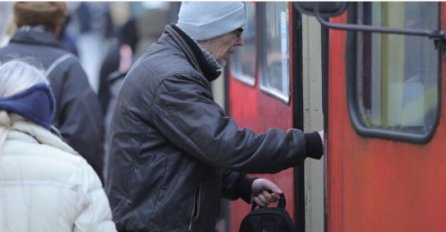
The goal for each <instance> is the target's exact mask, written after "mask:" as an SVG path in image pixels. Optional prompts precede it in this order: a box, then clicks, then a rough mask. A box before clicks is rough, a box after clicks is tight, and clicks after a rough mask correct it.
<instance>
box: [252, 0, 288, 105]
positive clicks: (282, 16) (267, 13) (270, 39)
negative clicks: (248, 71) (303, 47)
mask: <svg viewBox="0 0 446 232" xmlns="http://www.w3.org/2000/svg"><path fill="white" fill-rule="evenodd" d="M262 6H263V8H262V14H259V15H261V16H262V20H261V22H262V24H261V26H260V28H259V29H260V31H261V35H260V37H261V40H260V50H261V55H260V56H259V59H260V60H259V62H260V89H261V90H263V91H265V92H268V93H270V94H272V95H274V96H276V97H278V98H279V99H281V100H283V101H285V102H288V101H289V97H290V71H289V63H290V62H289V43H288V37H289V32H288V27H289V18H288V7H287V6H288V3H287V2H266V3H265V4H264V5H262Z"/></svg>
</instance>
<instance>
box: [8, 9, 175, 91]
mask: <svg viewBox="0 0 446 232" xmlns="http://www.w3.org/2000/svg"><path fill="white" fill-rule="evenodd" d="M67 5H68V10H69V19H68V21H67V23H66V27H65V30H64V32H63V34H61V35H60V40H61V42H62V43H63V44H64V46H65V48H66V49H67V50H69V51H70V52H72V53H73V54H75V55H76V56H78V58H79V60H80V62H81V64H82V66H83V68H84V69H85V71H86V72H87V75H88V78H89V81H90V84H91V86H92V88H93V89H94V90H95V91H96V92H97V91H98V87H99V72H100V67H101V64H102V61H103V60H104V56H105V55H106V53H107V50H108V48H109V46H110V44H111V43H112V41H113V39H114V38H116V37H118V34H119V33H118V32H119V30H120V28H122V27H123V26H124V25H125V24H126V23H128V22H129V20H132V21H134V22H135V24H136V27H137V30H138V41H137V43H136V46H135V51H134V56H135V57H134V58H137V57H138V56H139V55H141V53H142V52H144V50H146V48H147V47H148V46H149V45H150V44H151V43H152V42H154V41H155V40H156V39H157V38H158V37H159V36H160V34H161V32H162V30H163V29H164V26H165V25H167V24H170V23H175V22H176V20H177V14H178V10H179V7H180V2H161V1H145V2H73V1H70V2H67ZM12 6H13V2H0V47H2V46H4V45H6V44H7V43H8V41H9V38H10V37H11V35H13V34H14V32H15V28H14V25H13V23H12ZM132 32H133V30H132Z"/></svg>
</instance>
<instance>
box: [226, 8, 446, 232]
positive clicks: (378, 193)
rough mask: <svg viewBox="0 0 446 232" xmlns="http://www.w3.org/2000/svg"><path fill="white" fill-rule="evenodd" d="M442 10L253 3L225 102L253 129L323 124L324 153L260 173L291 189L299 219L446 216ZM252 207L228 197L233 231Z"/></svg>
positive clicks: (413, 220)
mask: <svg viewBox="0 0 446 232" xmlns="http://www.w3.org/2000/svg"><path fill="white" fill-rule="evenodd" d="M302 12H303V13H302ZM445 12H446V3H443V2H359V3H355V2H350V3H348V4H347V3H337V2H325V3H322V2H320V3H305V2H301V3H291V2H257V3H254V2H249V3H247V15H248V24H247V26H246V28H245V31H244V35H243V36H244V43H245V44H244V47H242V48H239V49H238V51H237V52H236V53H235V54H234V55H233V57H232V58H231V62H230V65H228V70H227V75H228V76H229V78H228V79H227V90H228V92H227V93H228V97H227V109H228V112H229V114H230V115H231V116H232V117H234V118H235V119H236V121H237V122H238V123H239V126H242V127H249V128H252V129H254V130H255V131H258V132H262V131H266V130H267V128H271V127H277V128H282V129H287V128H291V127H296V128H300V129H303V130H305V131H314V130H320V129H325V133H326V142H327V148H326V155H325V156H324V158H323V160H321V161H306V162H305V165H302V166H301V167H295V168H294V169H289V170H285V171H282V172H280V173H277V174H271V175H263V176H266V177H267V178H269V179H272V180H273V181H275V182H276V183H278V185H279V186H280V187H281V188H282V189H283V190H284V192H285V195H286V198H287V210H288V212H290V214H291V215H292V216H293V218H294V221H295V223H296V227H297V229H298V231H318V232H319V231H333V232H336V231H339V232H348V231H352V232H357V231H361V232H364V231H443V230H444V228H446V220H445V219H444V216H445V215H446V197H444V196H445V195H446V184H442V181H441V179H442V178H443V177H445V176H446V168H445V167H446V143H445V141H446V128H445V122H446V117H445V115H446V105H445V104H446V99H445V98H446V92H445V89H446V86H445V82H444V81H442V80H444V78H445V77H443V76H444V75H445V74H444V73H443V72H442V67H445V65H446V63H445V59H444V55H445V54H444V53H443V52H444V49H445V47H446V43H445V41H446V39H445V33H444V31H443V30H445V28H446V13H445ZM307 14H309V15H307ZM320 23H321V24H323V25H322V26H320V25H321V24H320ZM248 212H249V206H247V205H246V204H245V203H241V202H235V203H231V206H230V215H231V216H230V222H231V227H230V231H237V230H238V227H239V224H240V220H241V218H243V216H244V215H246V214H247V213H248Z"/></svg>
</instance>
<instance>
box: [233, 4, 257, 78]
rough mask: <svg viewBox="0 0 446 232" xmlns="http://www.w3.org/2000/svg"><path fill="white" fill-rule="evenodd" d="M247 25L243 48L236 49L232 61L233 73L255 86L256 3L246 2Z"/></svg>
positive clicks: (244, 32)
mask: <svg viewBox="0 0 446 232" xmlns="http://www.w3.org/2000/svg"><path fill="white" fill-rule="evenodd" d="M245 4H246V16H247V24H246V25H245V27H244V30H243V34H242V37H243V46H242V47H238V48H236V49H235V52H234V54H233V56H232V60H231V73H232V75H233V76H234V78H236V79H238V80H240V81H242V82H244V83H247V84H249V85H254V84H255V79H254V76H255V69H256V53H255V52H256V33H255V32H256V23H255V20H256V19H255V3H254V2H246V3H245Z"/></svg>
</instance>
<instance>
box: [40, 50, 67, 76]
mask: <svg viewBox="0 0 446 232" xmlns="http://www.w3.org/2000/svg"><path fill="white" fill-rule="evenodd" d="M71 57H73V55H71V54H70V53H67V54H65V55H63V56H61V57H59V58H57V59H56V60H54V61H53V63H51V64H50V66H48V68H47V69H46V72H45V76H46V77H48V75H49V74H50V73H51V72H52V71H53V70H54V69H55V68H56V67H57V65H59V64H60V63H62V62H64V61H65V60H68V59H69V58H71Z"/></svg>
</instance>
